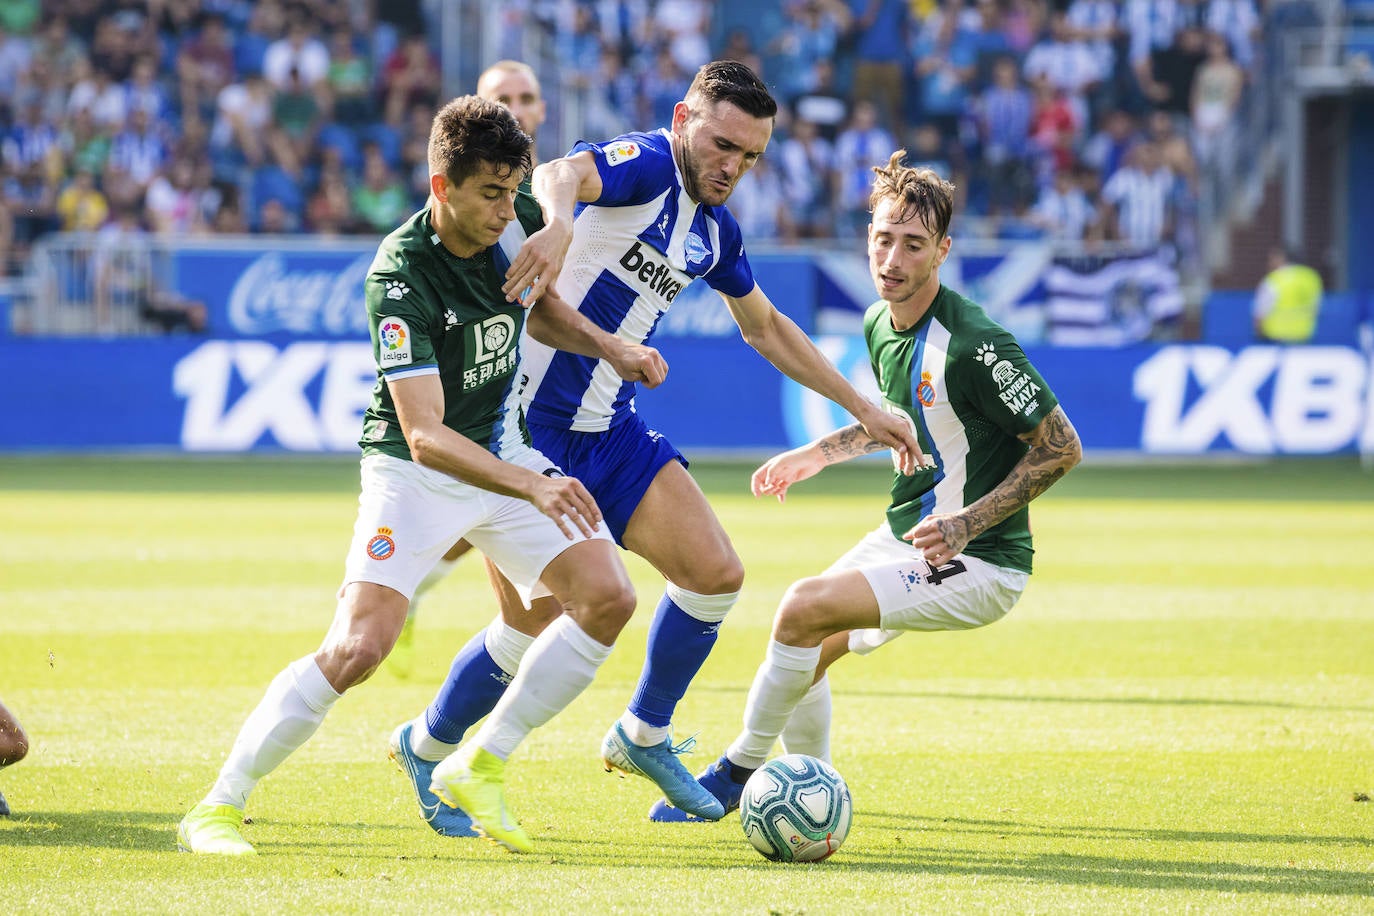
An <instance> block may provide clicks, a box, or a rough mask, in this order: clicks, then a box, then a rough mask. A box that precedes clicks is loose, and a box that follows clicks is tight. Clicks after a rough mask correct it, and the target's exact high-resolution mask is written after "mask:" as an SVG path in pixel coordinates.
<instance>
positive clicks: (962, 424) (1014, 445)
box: [864, 286, 1059, 572]
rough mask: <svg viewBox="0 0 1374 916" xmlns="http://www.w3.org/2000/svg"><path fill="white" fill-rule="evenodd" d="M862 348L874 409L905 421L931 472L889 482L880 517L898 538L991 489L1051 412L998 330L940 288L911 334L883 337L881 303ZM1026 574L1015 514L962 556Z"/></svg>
mask: <svg viewBox="0 0 1374 916" xmlns="http://www.w3.org/2000/svg"><path fill="white" fill-rule="evenodd" d="M864 339H865V340H866V341H867V343H868V353H869V357H870V359H871V360H872V361H873V374H874V376H875V377H876V378H877V379H878V388H879V390H880V391H881V392H882V396H883V407H884V408H885V409H886V410H888V411H890V412H892V413H894V414H896V415H897V416H901V417H905V418H907V419H908V420H910V421H911V423H912V426H913V428H914V429H915V431H916V435H917V440H918V441H919V442H920V444H921V450H922V451H924V452H925V454H926V455H927V456H928V457H929V458H931V459H933V460H934V462H935V464H936V468H935V470H933V471H919V470H918V471H917V472H916V473H915V474H914V475H913V476H911V477H905V476H903V475H902V474H900V473H897V474H894V475H893V480H892V504H891V505H890V506H889V507H888V510H887V519H888V524H889V525H890V526H891V528H892V533H893V534H894V535H895V536H897V537H901V536H902V534H904V533H905V532H907V531H909V530H911V528H912V527H914V526H915V525H916V523H917V522H919V521H920V520H921V519H923V518H925V517H926V516H928V515H934V514H942V513H948V512H957V511H958V510H960V509H962V508H964V507H965V506H967V505H969V504H970V503H972V502H974V501H975V500H977V499H979V498H980V497H982V496H983V495H984V494H986V493H987V492H988V491H990V490H992V489H993V488H994V487H996V486H997V485H998V484H999V483H1001V482H1002V481H1003V480H1004V479H1005V478H1006V476H1007V473H1008V472H1009V471H1010V470H1011V469H1012V467H1013V466H1014V465H1015V464H1016V462H1018V461H1020V460H1021V457H1022V456H1023V455H1025V453H1026V449H1027V448H1028V446H1027V445H1026V444H1025V443H1024V442H1022V441H1021V440H1020V439H1018V438H1017V436H1018V435H1020V434H1022V433H1027V432H1030V431H1031V430H1033V429H1035V427H1037V426H1039V425H1040V421H1041V420H1043V419H1044V418H1045V416H1046V415H1047V414H1048V413H1049V412H1050V411H1051V410H1053V409H1054V407H1055V405H1056V404H1058V403H1059V402H1058V401H1057V400H1056V399H1055V397H1054V393H1053V392H1052V391H1050V389H1049V387H1048V386H1047V385H1046V384H1045V380H1044V379H1042V378H1041V377H1040V373H1038V372H1036V371H1035V367H1033V366H1032V365H1031V364H1030V361H1029V360H1028V359H1026V355H1025V354H1024V353H1023V352H1021V347H1020V345H1019V344H1017V342H1016V338H1014V337H1012V336H1011V334H1010V333H1008V332H1007V331H1006V330H1005V329H1004V328H1002V326H1001V325H999V324H997V322H995V321H993V320H992V319H991V318H989V317H988V316H987V313H986V312H984V311H983V309H982V308H981V307H980V306H978V305H977V304H975V303H973V302H971V301H970V300H968V299H965V298H964V297H963V296H960V295H959V294H958V293H955V292H953V291H952V290H950V289H949V288H947V287H945V286H941V287H940V290H939V292H938V293H936V295H935V301H934V302H932V303H931V306H930V309H929V310H927V312H926V314H925V315H923V316H922V317H921V320H920V321H919V322H917V323H916V325H915V326H914V327H911V328H908V329H907V330H905V331H896V330H893V328H892V321H891V317H890V314H889V312H888V309H887V304H886V303H885V302H882V301H879V302H876V303H874V304H873V305H872V306H870V307H869V309H868V312H867V314H865V315H864ZM964 552H965V553H967V554H969V555H970V556H975V557H978V558H979V559H981V560H986V561H987V562H989V563H993V564H996V565H998V566H1006V567H1010V568H1012V569H1019V570H1022V571H1024V572H1030V571H1031V554H1032V552H1033V551H1032V549H1031V533H1030V514H1029V513H1028V512H1027V511H1026V510H1025V509H1021V510H1020V511H1019V512H1016V513H1013V514H1012V515H1011V516H1010V517H1008V518H1006V519H1003V520H1002V521H1001V522H999V523H997V524H996V525H994V526H992V527H991V528H989V529H988V530H987V531H984V532H983V533H982V534H980V535H978V537H976V538H974V539H973V540H972V541H971V542H970V543H969V545H968V547H966V548H965V550H964Z"/></svg>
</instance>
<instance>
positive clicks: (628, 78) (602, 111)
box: [584, 45, 644, 137]
mask: <svg viewBox="0 0 1374 916" xmlns="http://www.w3.org/2000/svg"><path fill="white" fill-rule="evenodd" d="M593 85H595V86H597V87H599V89H600V92H599V93H597V94H596V96H595V97H594V98H593V99H592V102H593V104H592V105H591V107H590V108H589V109H588V111H587V117H586V120H585V122H584V123H585V128H586V131H585V132H586V135H587V136H589V137H616V136H619V135H620V134H623V133H625V132H626V131H630V130H638V129H639V128H640V127H642V126H644V118H643V117H642V116H641V115H640V113H639V99H640V91H639V80H638V79H636V77H635V75H634V73H632V72H631V71H630V69H629V68H628V67H626V66H625V62H624V61H623V60H622V59H621V56H620V52H619V51H617V50H616V49H615V48H614V47H611V46H609V45H603V46H602V48H601V53H600V56H599V57H598V62H597V71H596V76H595V78H594V79H593Z"/></svg>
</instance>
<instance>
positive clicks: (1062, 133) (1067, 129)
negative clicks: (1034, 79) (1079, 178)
mask: <svg viewBox="0 0 1374 916" xmlns="http://www.w3.org/2000/svg"><path fill="white" fill-rule="evenodd" d="M1081 128H1082V125H1081V124H1080V123H1079V121H1078V118H1077V115H1076V113H1075V110H1074V106H1073V105H1071V104H1070V103H1069V100H1068V98H1067V97H1066V96H1065V94H1064V92H1063V91H1062V90H1058V89H1055V88H1054V87H1053V86H1051V85H1049V84H1048V83H1040V84H1039V85H1038V86H1037V87H1036V89H1035V110H1034V111H1033V112H1032V113H1031V140H1032V142H1033V144H1034V146H1035V149H1036V151H1037V154H1038V162H1037V168H1036V179H1037V182H1038V183H1039V184H1046V183H1048V182H1049V180H1050V178H1051V177H1052V176H1053V175H1054V173H1055V172H1057V171H1058V170H1060V169H1067V168H1069V167H1071V166H1072V165H1073V162H1074V159H1075V158H1076V154H1075V149H1076V147H1077V143H1078V136H1079V131H1080V130H1081Z"/></svg>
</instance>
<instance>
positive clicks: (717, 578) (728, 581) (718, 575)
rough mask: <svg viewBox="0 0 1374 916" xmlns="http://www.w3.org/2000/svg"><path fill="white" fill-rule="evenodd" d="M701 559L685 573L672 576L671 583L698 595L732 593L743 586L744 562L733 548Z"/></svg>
mask: <svg viewBox="0 0 1374 916" xmlns="http://www.w3.org/2000/svg"><path fill="white" fill-rule="evenodd" d="M701 560H702V562H700V563H696V564H693V566H692V568H691V570H690V571H689V572H688V573H687V574H686V575H681V576H674V577H673V584H674V585H676V586H678V587H679V588H685V589H686V590H687V591H689V592H696V593H697V594H698V595H733V594H734V593H735V592H738V591H739V590H740V589H741V588H743V587H744V563H743V561H741V560H740V558H739V554H737V553H735V552H734V551H733V550H725V551H722V552H719V553H718V555H717V556H715V557H710V558H701Z"/></svg>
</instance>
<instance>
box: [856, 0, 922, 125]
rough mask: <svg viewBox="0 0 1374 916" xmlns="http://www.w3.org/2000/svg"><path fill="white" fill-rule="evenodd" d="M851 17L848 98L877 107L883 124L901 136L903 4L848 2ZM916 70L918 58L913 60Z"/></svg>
mask: <svg viewBox="0 0 1374 916" xmlns="http://www.w3.org/2000/svg"><path fill="white" fill-rule="evenodd" d="M849 10H850V12H851V14H852V20H851V23H850V40H851V41H852V44H853V49H854V54H855V59H854V83H853V87H852V97H853V98H856V99H865V100H867V101H870V102H872V103H873V104H874V105H876V106H877V107H878V111H879V113H880V114H881V119H882V122H883V124H884V125H885V126H886V127H888V128H889V129H890V130H892V131H893V132H894V133H896V134H901V133H903V132H904V130H905V127H904V124H905V120H904V117H905V113H904V112H903V111H902V95H903V82H904V79H905V69H906V68H905V65H906V61H907V40H908V38H909V36H908V34H907V22H908V15H909V14H908V12H907V4H906V0H849ZM917 61H918V67H919V65H920V62H921V58H917Z"/></svg>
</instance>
